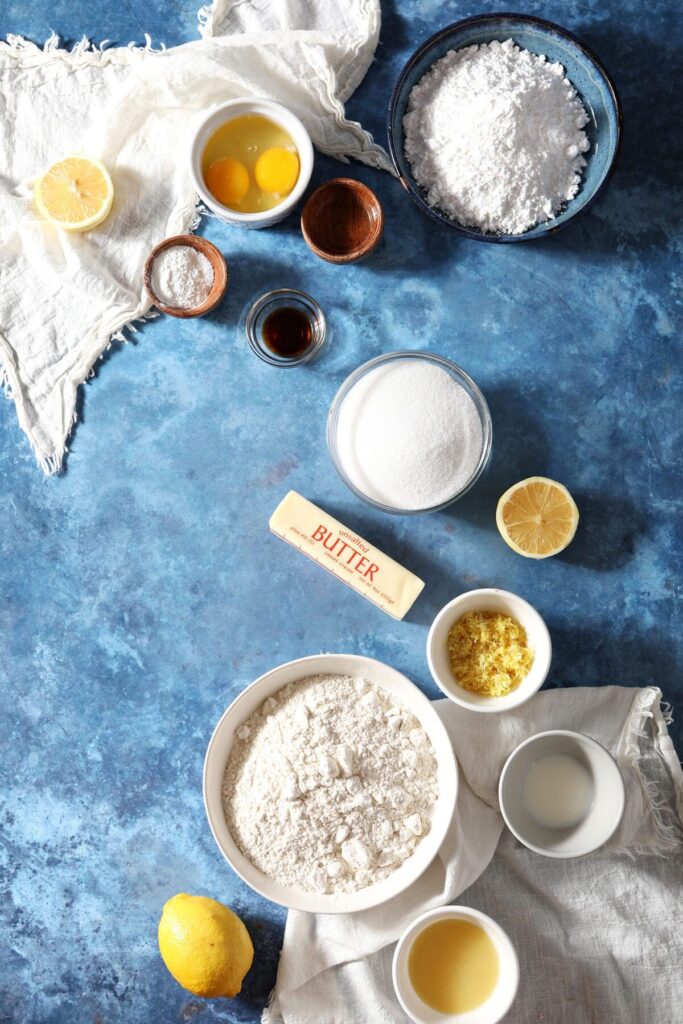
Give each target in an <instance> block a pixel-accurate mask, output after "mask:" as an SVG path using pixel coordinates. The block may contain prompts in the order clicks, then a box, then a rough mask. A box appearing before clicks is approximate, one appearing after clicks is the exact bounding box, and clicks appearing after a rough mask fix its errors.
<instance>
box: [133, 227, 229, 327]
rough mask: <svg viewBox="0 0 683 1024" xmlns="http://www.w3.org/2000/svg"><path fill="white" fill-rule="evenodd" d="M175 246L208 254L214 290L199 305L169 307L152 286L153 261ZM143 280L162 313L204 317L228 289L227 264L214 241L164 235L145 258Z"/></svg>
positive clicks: (197, 237)
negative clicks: (186, 246)
mask: <svg viewBox="0 0 683 1024" xmlns="http://www.w3.org/2000/svg"><path fill="white" fill-rule="evenodd" d="M176 245H189V246H190V248H192V249H196V250H197V252H200V253H201V254H202V255H203V256H206V258H207V260H208V261H209V262H210V264H211V266H212V267H213V284H212V285H211V290H210V291H209V294H208V295H207V296H206V298H205V299H204V302H202V303H201V305H199V306H184V307H183V306H178V307H176V306H166V305H165V304H164V303H163V302H162V301H161V300H160V299H158V298H157V296H156V295H155V294H154V290H153V288H152V266H153V264H154V261H155V259H156V258H157V256H158V255H159V253H160V252H163V251H164V249H171V248H172V247H173V246H176ZM144 282H145V289H146V291H147V294H148V295H149V297H150V299H151V300H152V302H153V303H154V305H155V306H156V307H157V309H160V310H161V312H162V313H168V315H169V316H177V317H181V318H182V319H187V318H188V317H191V316H203V315H204V314H205V313H210V312H211V310H212V309H215V308H216V306H217V305H218V303H219V302H221V300H222V299H223V296H224V295H225V293H226V291H227V288H228V266H227V264H226V262H225V258H224V256H223V253H222V252H221V251H220V249H217V248H216V246H215V245H214V244H213V242H208V241H207V240H206V238H200V237H199V236H198V235H173V236H172V237H171V238H165V239H164V240H163V242H159V244H158V245H155V246H154V248H153V249H152V251H151V253H150V254H149V256H148V257H147V259H146V260H145V270H144Z"/></svg>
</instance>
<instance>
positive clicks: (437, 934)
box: [408, 917, 500, 1014]
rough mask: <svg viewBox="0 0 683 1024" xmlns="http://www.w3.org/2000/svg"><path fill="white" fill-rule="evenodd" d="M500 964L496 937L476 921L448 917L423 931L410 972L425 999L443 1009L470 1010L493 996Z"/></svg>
mask: <svg viewBox="0 0 683 1024" xmlns="http://www.w3.org/2000/svg"><path fill="white" fill-rule="evenodd" d="M499 970H500V965H499V961H498V953H497V951H496V947H495V945H494V943H493V940H492V939H491V938H490V937H489V935H488V934H487V933H486V932H485V931H484V929H483V928H480V927H479V925H478V924H474V923H473V922H472V921H463V920H461V919H460V918H456V917H446V918H444V919H443V920H442V921H436V922H435V923H434V924H430V925H428V926H427V928H425V929H424V931H422V932H420V934H419V935H418V936H417V938H416V939H415V941H414V942H413V944H412V946H411V947H410V953H409V954H408V975H409V977H410V981H411V984H412V986H413V988H414V989H415V992H416V994H417V995H418V996H419V997H420V999H421V1000H422V1002H423V1003H426V1004H427V1006H429V1007H430V1008H431V1009H432V1010H437V1011H438V1012H439V1013H446V1014H455V1013H467V1012H468V1011H469V1010H474V1009H476V1007H477V1006H481V1005H482V1003H485V1002H486V1000H487V999H488V998H489V996H490V995H491V993H492V992H493V990H494V989H495V987H496V984H497V982H498V974H499Z"/></svg>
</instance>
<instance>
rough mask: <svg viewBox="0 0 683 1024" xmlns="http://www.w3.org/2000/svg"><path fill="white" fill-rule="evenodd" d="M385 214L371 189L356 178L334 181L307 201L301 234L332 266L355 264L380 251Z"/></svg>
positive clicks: (327, 183) (303, 213)
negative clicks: (375, 251) (374, 250)
mask: <svg viewBox="0 0 683 1024" xmlns="http://www.w3.org/2000/svg"><path fill="white" fill-rule="evenodd" d="M383 230H384V210H383V209H382V204H381V203H380V201H379V199H378V198H377V196H376V195H375V193H374V192H373V191H372V189H371V188H368V186H367V185H364V184H363V182H362V181H355V180H354V179H353V178H332V179H331V180H330V181H326V182H324V183H323V184H322V185H320V186H319V188H317V189H316V190H315V192H313V193H312V194H311V195H310V196H309V197H308V199H307V200H306V205H305V206H304V208H303V212H302V214H301V232H302V234H303V236H304V238H305V239H306V243H307V245H308V246H309V248H310V249H312V250H313V252H314V253H315V254H316V256H319V257H320V258H321V259H322V260H327V262H328V263H355V262H356V261H357V260H362V259H364V258H365V257H366V256H369V255H370V253H371V252H372V251H373V249H375V248H376V247H377V245H378V244H379V240H380V238H381V237H382V232H383Z"/></svg>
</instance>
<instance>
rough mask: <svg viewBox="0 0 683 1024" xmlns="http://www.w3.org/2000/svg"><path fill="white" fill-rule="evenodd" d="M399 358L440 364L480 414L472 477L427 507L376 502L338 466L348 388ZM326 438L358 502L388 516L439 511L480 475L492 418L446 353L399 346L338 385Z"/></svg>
mask: <svg viewBox="0 0 683 1024" xmlns="http://www.w3.org/2000/svg"><path fill="white" fill-rule="evenodd" d="M398 359H419V360H424V361H426V362H430V363H433V364H434V365H436V366H439V367H441V369H443V370H445V371H446V372H447V373H448V374H449V375H450V376H451V377H454V378H455V379H456V380H457V381H458V383H459V384H461V385H464V390H465V391H466V392H467V393H468V394H469V396H470V398H471V399H472V401H473V402H474V406H475V408H476V410H477V413H478V415H479V421H480V423H481V427H482V446H481V453H480V456H479V461H478V462H477V465H476V468H475V469H474V471H473V473H472V476H471V477H470V479H469V480H468V481H467V483H466V484H465V486H464V487H461V488H460V490H458V491H456V492H455V493H454V494H453V495H451V496H450V497H449V498H446V500H445V501H441V502H439V503H438V504H437V505H429V506H428V507H427V508H411V509H406V508H393V507H392V506H391V505H385V504H383V503H382V502H380V501H376V500H375V499H374V498H370V497H369V496H368V495H367V494H364V493H363V492H362V491H360V490H359V489H358V488H357V487H356V486H355V484H353V483H351V481H350V480H349V478H348V477H347V475H346V473H345V472H344V469H343V467H342V465H341V459H340V458H339V456H338V453H337V439H336V431H337V422H338V420H339V413H340V412H341V407H342V404H343V402H344V399H345V398H346V396H347V395H348V394H349V392H350V391H351V389H352V388H353V387H354V385H356V384H357V383H358V381H359V380H361V379H362V378H363V377H365V376H366V374H368V373H369V372H370V371H371V370H373V369H374V368H375V367H376V366H381V365H383V364H384V363H389V362H392V361H395V360H398ZM325 433H326V440H327V450H328V451H329V453H330V458H331V460H332V465H333V466H334V469H335V471H336V473H337V476H339V477H340V479H341V480H342V481H343V482H344V483H345V484H346V486H347V487H348V488H349V490H350V491H352V492H353V493H354V494H355V495H356V497H358V498H360V499H361V501H364V502H366V504H368V505H372V506H373V508H377V509H379V510H380V511H381V512H387V513H388V514H389V515H394V516H419V515H426V514H427V513H429V512H440V511H441V510H442V509H444V508H447V507H448V506H449V505H452V504H453V503H454V502H456V501H458V499H459V498H462V497H463V495H464V494H466V493H467V492H468V491H469V490H470V489H471V488H472V487H473V486H474V485H475V483H476V482H477V480H478V479H479V478H480V476H481V475H482V473H483V472H484V470H485V469H486V466H487V465H488V462H489V459H490V458H491V448H492V444H493V422H492V419H491V412H490V410H489V407H488V403H487V401H486V399H485V398H484V395H483V392H482V390H481V388H480V387H479V385H478V384H477V383H476V381H475V380H473V378H472V377H470V375H469V374H468V373H467V371H466V370H463V368H462V367H461V366H458V364H457V363H454V362H453V360H452V359H447V358H446V357H445V356H439V355H436V353H434V352H423V351H420V350H413V349H401V350H399V351H397V352H385V353H383V354H382V355H379V356H375V357H374V358H373V359H369V360H368V361H367V362H365V363H361V365H360V366H357V367H356V369H355V370H353V371H352V372H351V373H350V374H349V375H348V376H347V377H346V378H345V379H344V380H343V381H342V383H341V384H340V386H339V388H338V389H337V392H336V394H335V396H334V398H333V399H332V404H331V405H330V410H329V412H328V414H327V426H326V432H325Z"/></svg>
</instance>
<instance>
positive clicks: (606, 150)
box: [387, 14, 621, 242]
mask: <svg viewBox="0 0 683 1024" xmlns="http://www.w3.org/2000/svg"><path fill="white" fill-rule="evenodd" d="M494 39H497V40H498V41H499V42H501V43H502V42H504V41H505V40H506V39H512V40H513V42H515V43H516V44H517V45H518V46H520V47H521V48H522V49H525V50H531V52H532V53H537V54H543V55H544V56H545V57H547V58H548V59H549V60H550V61H553V62H556V61H557V62H559V63H560V64H562V66H563V67H564V69H565V72H566V74H567V76H568V78H569V80H570V81H571V83H572V85H573V86H574V87H575V89H576V91H577V92H578V93H579V95H580V97H581V99H582V101H583V105H584V107H585V108H586V113H587V114H588V115H589V117H590V121H589V123H588V124H587V125H586V127H585V129H584V131H585V132H586V133H587V135H588V138H589V140H590V150H589V151H588V153H586V160H587V164H586V167H585V168H584V171H583V175H582V178H581V182H582V184H581V189H580V191H579V192H578V193H577V195H576V196H575V197H574V199H572V200H570V202H569V203H567V205H566V207H565V208H564V209H562V210H561V211H560V213H559V214H558V215H557V216H556V217H554V218H553V219H552V220H549V221H546V222H545V223H543V224H537V225H536V227H533V228H530V229H529V230H528V231H525V232H524V234H521V235H498V234H492V233H488V232H484V231H477V230H476V229H475V228H471V227H466V226H465V225H463V224H459V223H458V222H457V221H454V220H453V219H452V218H451V217H449V216H448V215H447V214H445V213H441V212H440V211H439V210H438V209H435V208H434V207H432V206H429V205H428V204H427V202H426V198H425V193H424V191H423V189H421V188H420V186H419V185H418V184H417V183H416V181H415V179H414V178H413V175H412V172H411V170H410V164H409V163H408V160H407V158H406V156H405V153H404V138H403V117H404V115H405V113H406V110H407V107H408V97H409V96H410V92H411V90H412V88H413V86H415V85H417V83H418V82H419V81H420V79H421V78H422V77H423V75H424V74H426V72H427V71H429V69H430V68H431V66H432V64H434V63H435V62H436V61H437V60H439V59H440V58H441V57H444V56H445V55H446V54H447V53H448V51H449V50H460V49H462V48H463V47H465V46H473V45H475V44H480V43H490V42H492V40H494ZM387 129H388V134H389V149H390V151H391V157H392V160H393V161H394V166H395V167H396V170H397V171H398V175H399V178H400V180H401V183H402V184H403V186H404V188H406V189H407V191H408V192H409V194H410V196H411V198H412V199H414V201H415V202H416V203H417V205H418V206H419V207H420V209H421V210H422V211H423V212H424V213H426V214H427V216H429V217H431V218H432V220H435V221H438V222H439V223H440V224H447V225H448V226H449V227H451V228H454V229H455V230H456V231H459V232H460V233H461V234H463V235H466V236H467V237H468V238H475V239H477V240H478V241H480V242H526V241H528V240H529V239H532V238H542V237H544V236H546V235H550V234H552V233H553V232H555V231H557V230H558V229H559V228H561V227H564V225H565V224H567V223H568V222H569V221H570V220H571V219H572V218H573V217H575V216H576V215H577V213H581V211H582V210H586V209H588V207H589V206H590V205H591V204H592V203H594V202H595V200H596V199H597V198H598V196H599V195H600V193H601V192H602V190H603V189H604V187H605V185H606V184H607V181H608V179H609V176H610V173H611V171H612V168H613V166H614V161H615V160H616V157H617V153H618V151H619V143H620V140H621V104H620V102H619V97H618V96H617V92H616V89H615V88H614V85H613V83H612V80H611V79H610V77H609V75H608V73H607V71H606V70H605V68H604V67H603V66H602V64H601V63H600V61H599V60H598V58H597V57H596V56H595V54H594V53H591V51H590V50H589V49H588V47H586V46H584V45H583V43H580V42H579V40H578V39H576V38H575V37H574V36H572V35H570V33H569V32H566V31H565V30H564V29H563V28H560V27H559V25H553V24H552V22H550V21H543V20H542V19H541V18H533V17H531V16H530V15H526V14H482V15H479V16H478V17H475V18H465V19H464V21H457V22H455V24H454V25H449V26H448V27H447V28H444V29H442V30H441V31H440V32H437V33H436V35H434V36H432V37H431V39H428V40H427V42H426V43H423V44H422V46H420V47H419V49H418V50H416V51H415V53H414V54H413V56H412V57H411V58H410V60H409V61H408V63H407V64H406V66H405V67H404V68H403V71H402V72H401V74H400V75H399V77H398V81H397V82H396V85H395V86H394V91H393V93H392V96H391V102H390V104H389V116H388V124H387Z"/></svg>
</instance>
